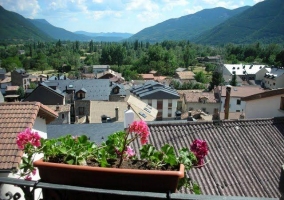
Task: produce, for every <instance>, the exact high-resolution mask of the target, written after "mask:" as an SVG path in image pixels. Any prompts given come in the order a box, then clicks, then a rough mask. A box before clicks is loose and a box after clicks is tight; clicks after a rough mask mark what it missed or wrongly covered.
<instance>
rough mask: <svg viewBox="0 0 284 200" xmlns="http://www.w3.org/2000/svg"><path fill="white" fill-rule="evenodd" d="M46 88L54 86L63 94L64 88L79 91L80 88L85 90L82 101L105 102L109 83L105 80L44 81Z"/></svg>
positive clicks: (109, 89)
mask: <svg viewBox="0 0 284 200" xmlns="http://www.w3.org/2000/svg"><path fill="white" fill-rule="evenodd" d="M44 83H45V84H46V85H47V86H51V85H52V86H54V85H55V86H56V87H57V88H58V89H59V90H60V91H62V92H65V91H66V87H67V88H70V87H69V86H72V89H74V90H75V92H77V91H79V90H80V89H81V88H85V89H86V90H87V93H86V96H85V98H84V99H83V100H91V101H92V100H96V101H107V100H109V95H110V92H111V87H110V81H109V80H107V79H80V80H53V81H45V82H44Z"/></svg>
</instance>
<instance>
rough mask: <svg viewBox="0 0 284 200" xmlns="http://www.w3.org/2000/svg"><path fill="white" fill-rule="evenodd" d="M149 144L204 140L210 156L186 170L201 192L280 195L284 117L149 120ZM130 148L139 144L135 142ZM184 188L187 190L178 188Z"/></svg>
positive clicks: (177, 146) (179, 144)
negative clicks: (200, 164) (196, 165)
mask: <svg viewBox="0 0 284 200" xmlns="http://www.w3.org/2000/svg"><path fill="white" fill-rule="evenodd" d="M148 125H149V128H150V132H151V135H150V139H149V143H150V144H154V145H155V146H156V147H157V148H160V147H161V146H162V145H164V144H166V143H169V144H171V145H173V146H174V148H175V149H176V150H177V149H180V148H182V147H188V148H189V147H190V144H191V142H192V141H193V140H194V139H197V138H198V139H203V140H206V141H207V143H208V146H209V154H208V156H207V158H206V161H210V162H209V163H208V164H207V165H205V166H204V167H203V168H201V169H192V170H190V172H189V173H188V174H189V176H190V177H191V178H192V180H194V181H196V182H197V183H198V184H199V185H200V187H201V190H202V193H203V194H204V195H222V196H246V197H274V198H279V197H280V193H279V191H278V182H279V177H280V171H281V166H282V165H283V160H284V119H283V118H274V119H252V120H235V121H222V122H221V123H220V125H214V124H213V122H208V121H206V122H177V121H169V122H148ZM134 144H135V149H136V150H137V149H138V148H140V144H139V142H136V141H135V143H134ZM182 192H183V193H190V192H189V191H188V190H186V189H183V190H182Z"/></svg>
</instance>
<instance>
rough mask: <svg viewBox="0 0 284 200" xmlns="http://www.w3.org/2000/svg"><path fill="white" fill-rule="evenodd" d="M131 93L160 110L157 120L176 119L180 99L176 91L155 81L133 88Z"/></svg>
mask: <svg viewBox="0 0 284 200" xmlns="http://www.w3.org/2000/svg"><path fill="white" fill-rule="evenodd" d="M130 92H131V93H132V94H133V95H134V96H135V97H137V98H138V99H140V100H142V101H143V102H145V103H146V104H148V105H150V106H152V107H153V108H155V109H157V110H158V114H157V120H163V119H174V118H175V114H176V111H177V102H178V100H179V99H180V96H179V94H178V92H177V91H176V90H175V89H173V88H171V87H169V86H168V85H164V84H161V83H158V82H155V81H146V82H145V83H143V84H140V85H135V86H133V87H132V88H131V89H130Z"/></svg>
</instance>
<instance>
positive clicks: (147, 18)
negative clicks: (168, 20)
mask: <svg viewBox="0 0 284 200" xmlns="http://www.w3.org/2000/svg"><path fill="white" fill-rule="evenodd" d="M160 16H161V15H160V14H159V13H158V12H148V11H145V12H141V13H140V14H138V15H137V18H138V19H139V20H140V21H141V22H151V21H153V20H154V19H157V18H159V17H160Z"/></svg>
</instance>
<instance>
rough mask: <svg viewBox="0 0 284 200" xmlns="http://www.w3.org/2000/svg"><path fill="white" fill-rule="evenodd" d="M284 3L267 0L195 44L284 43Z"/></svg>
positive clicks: (202, 37)
mask: <svg viewBox="0 0 284 200" xmlns="http://www.w3.org/2000/svg"><path fill="white" fill-rule="evenodd" d="M283 19H284V1H283V0H266V1H263V2H260V3H258V4H256V5H255V6H253V7H251V8H249V9H247V10H246V11H244V12H243V13H242V14H241V15H238V16H235V17H232V18H230V19H228V20H227V21H226V22H224V23H222V24H220V25H218V26H216V27H214V28H213V29H212V30H210V31H208V32H207V33H205V34H202V35H200V36H199V37H198V38H196V39H194V40H193V42H197V43H202V44H211V45H218V44H226V43H230V42H231V43H236V44H246V43H254V42H261V43H266V44H269V43H282V44H283V43H284V20H283Z"/></svg>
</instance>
